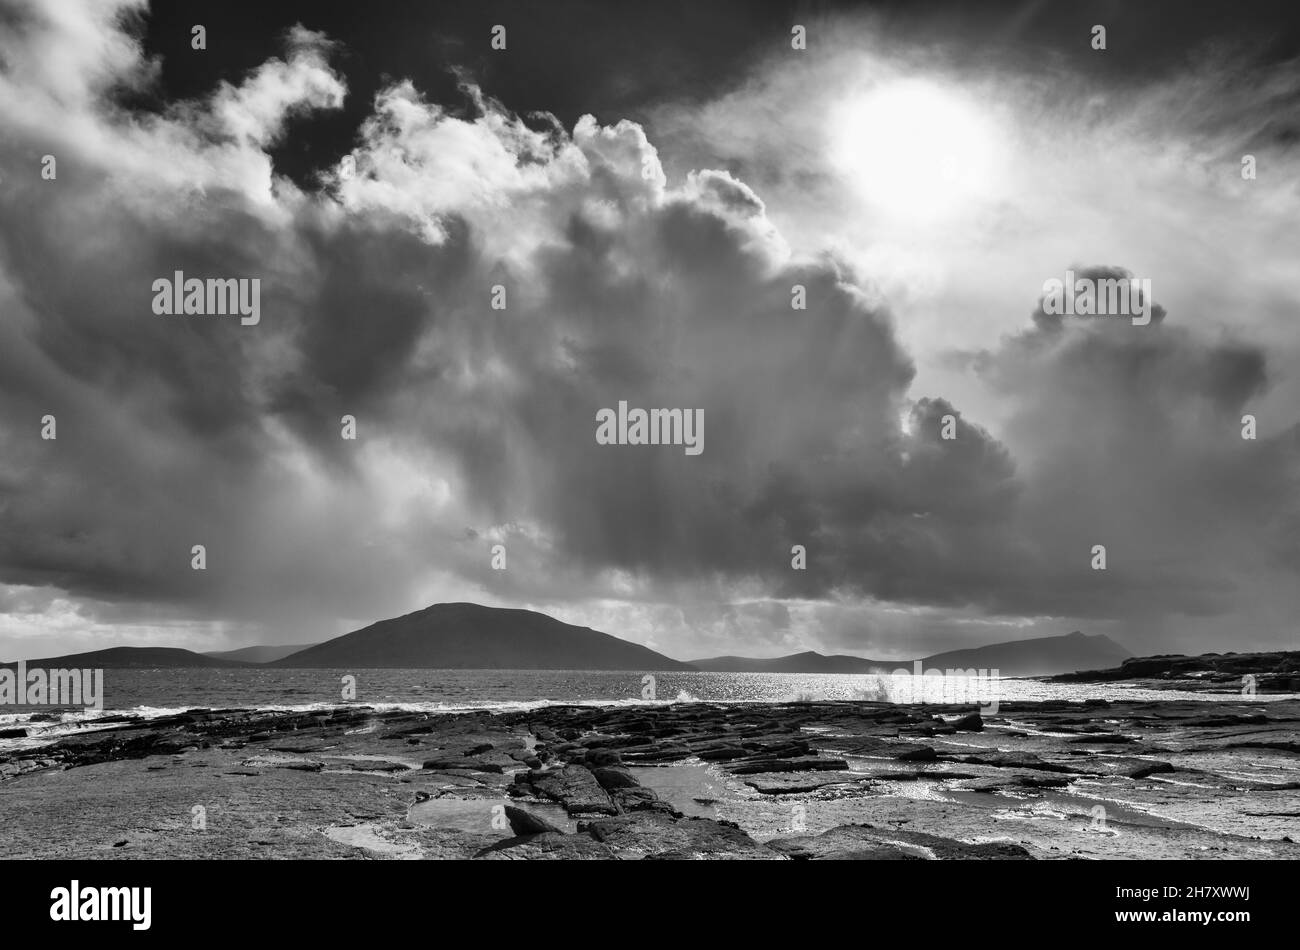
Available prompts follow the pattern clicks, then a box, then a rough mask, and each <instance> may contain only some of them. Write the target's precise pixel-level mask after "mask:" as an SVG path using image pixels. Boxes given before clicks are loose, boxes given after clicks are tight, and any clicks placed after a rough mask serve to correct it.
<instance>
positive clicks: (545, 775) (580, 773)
mask: <svg viewBox="0 0 1300 950" xmlns="http://www.w3.org/2000/svg"><path fill="white" fill-rule="evenodd" d="M527 784H529V785H531V786H532V788H533V791H534V792H536V793H537V794H538V795H541V796H543V797H545V798H550V799H553V800H554V801H557V802H559V803H560V804H561V805H563V806H564V810H565V811H567V812H568V813H569V814H570V815H587V814H598V815H616V814H618V807H617V806H616V805H615V804H614V802H613V801H612V800H611V799H610V797H609V793H608V792H606V791H605V790H604V789H603V788H601V787H600V783H599V782H597V781H596V776H594V775H592V774H591V770H590V769H588V768H587V767H586V766H582V765H566V766H565V767H564V768H563V769H557V770H555V771H552V772H529V773H527Z"/></svg>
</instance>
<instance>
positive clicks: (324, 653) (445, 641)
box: [5, 603, 1132, 676]
mask: <svg viewBox="0 0 1300 950" xmlns="http://www.w3.org/2000/svg"><path fill="white" fill-rule="evenodd" d="M1131 656H1132V654H1131V653H1130V652H1129V651H1127V650H1125V649H1124V648H1123V647H1121V646H1120V645H1119V644H1117V643H1116V642H1115V641H1113V640H1111V639H1110V638H1109V637H1106V636H1103V635H1100V634H1097V635H1092V636H1085V635H1084V634H1082V633H1079V632H1077V631H1076V632H1074V633H1071V634H1068V635H1066V636H1058V637H1040V638H1037V639H1033V640H1017V641H1011V642H1007V643H994V644H989V645H986V646H982V647H973V648H970V649H965V650H953V651H950V652H947V653H937V654H933V655H931V656H927V657H924V658H922V659H921V660H920V662H921V664H922V666H923V668H924V669H984V670H997V671H998V672H999V673H1000V674H1001V675H1003V676H1045V675H1051V674H1057V673H1071V672H1074V671H1076V670H1095V669H1104V668H1109V667H1114V666H1118V665H1119V664H1120V663H1122V662H1123V661H1124V660H1126V659H1128V658H1129V657H1131ZM913 662H914V661H910V660H872V659H867V658H865V657H859V656H849V655H844V654H835V655H830V656H826V655H823V654H821V653H816V652H813V651H808V652H804V653H795V654H791V655H789V656H782V657H773V658H767V659H762V658H754V657H741V656H718V657H709V658H706V659H700V660H694V661H692V662H690V663H685V662H682V661H680V660H674V659H672V658H671V657H667V656H665V655H663V654H662V653H657V652H655V651H654V650H651V649H649V648H648V647H644V646H641V645H639V644H636V643H629V642H628V641H626V640H621V639H619V638H618V637H614V636H611V635H610V634H607V633H601V632H600V631H598V630H592V629H591V628H590V627H578V626H574V625H572V624H567V623H564V622H562V621H560V620H556V619H555V618H554V617H549V616H547V615H546V614H543V613H538V612H536V611H532V610H519V609H511V608H502V607H484V606H481V605H479V604H471V603H450V604H434V605H433V606H431V607H426V608H424V609H423V610H418V611H415V612H414V613H409V614H406V615H404V616H401V617H395V618H392V619H390V620H381V621H379V622H377V623H373V624H370V625H369V626H367V627H363V628H361V629H360V630H354V631H353V632H351V633H347V634H344V635H342V636H340V637H335V638H334V639H332V640H327V641H325V642H324V643H317V644H312V645H299V646H250V647H243V648H242V649H238V650H226V651H220V652H213V653H195V652H193V651H190V650H182V649H176V648H167V647H113V648H111V649H107V650H95V651H92V652H89V653H77V654H71V655H67V656H58V657H47V658H43V659H39V660H29V661H28V663H29V665H36V664H40V665H41V666H45V667H52V668H68V667H91V668H115V669H121V668H136V669H139V668H158V667H168V668H183V667H258V666H260V667H270V668H275V669H502V670H504V669H514V670H547V669H549V670H642V671H646V672H650V671H656V672H662V671H690V670H699V671H703V672H749V673H763V672H767V673H871V672H892V671H893V670H896V669H899V668H900V667H901V668H909V669H910V668H911V666H912V663H913ZM5 665H12V664H5Z"/></svg>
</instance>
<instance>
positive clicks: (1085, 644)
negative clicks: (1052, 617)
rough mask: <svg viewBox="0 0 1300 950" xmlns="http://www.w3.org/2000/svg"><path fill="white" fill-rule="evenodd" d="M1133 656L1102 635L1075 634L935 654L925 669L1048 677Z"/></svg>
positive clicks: (1122, 660)
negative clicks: (983, 671) (967, 670)
mask: <svg viewBox="0 0 1300 950" xmlns="http://www.w3.org/2000/svg"><path fill="white" fill-rule="evenodd" d="M1132 655H1133V654H1132V653H1131V652H1129V651H1128V650H1126V649H1124V648H1123V647H1122V646H1120V645H1119V644H1118V643H1116V642H1115V641H1114V640H1112V639H1111V638H1110V637H1108V636H1106V635H1104V634H1100V633H1097V634H1092V635H1091V636H1089V635H1085V634H1082V633H1080V632H1079V631H1077V630H1076V631H1075V632H1074V633H1071V634H1067V635H1066V636H1063V637H1038V638H1036V639H1033V640H1012V641H1010V642H1008V643H992V644H989V645H988V646H983V647H974V648H973V649H969V650H952V651H950V652H948V653H936V654H935V655H934V656H928V657H926V658H925V660H923V661H922V662H923V663H924V664H925V668H926V669H930V668H934V669H942V670H947V669H961V670H965V669H970V668H971V667H974V668H976V669H989V670H992V669H996V670H998V672H999V673H1001V674H1002V675H1003V676H1050V675H1052V674H1054V673H1072V672H1074V671H1075V670H1095V669H1101V668H1105V667H1111V666H1118V665H1119V664H1120V663H1123V662H1124V661H1125V660H1126V659H1128V658H1129V657H1131V656H1132Z"/></svg>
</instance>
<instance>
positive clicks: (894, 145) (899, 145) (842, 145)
mask: <svg viewBox="0 0 1300 950" xmlns="http://www.w3.org/2000/svg"><path fill="white" fill-rule="evenodd" d="M830 121H831V129H832V135H831V150H830V159H831V163H832V165H833V166H834V167H835V169H836V170H837V171H838V172H839V173H840V174H841V175H843V176H844V178H845V179H846V180H847V181H848V183H849V184H850V185H852V186H853V187H854V188H855V190H856V191H857V192H858V193H859V195H860V196H861V197H862V199H863V200H865V201H866V202H867V203H868V204H870V205H871V206H872V207H873V208H874V209H876V210H877V211H879V212H883V213H886V214H890V215H897V216H900V217H907V218H911V219H913V220H917V221H922V222H933V221H934V220H936V219H939V218H946V217H951V216H953V215H956V214H960V213H964V212H968V211H970V210H971V207H972V205H975V204H979V203H981V202H982V201H983V200H984V199H986V198H987V197H989V196H990V195H991V193H992V190H993V188H992V186H993V181H994V176H995V174H996V171H997V151H998V144H999V143H998V135H997V131H996V128H995V125H994V123H993V121H992V120H991V119H990V117H989V116H988V115H987V113H986V112H985V111H984V109H982V107H981V106H980V105H979V103H977V102H975V101H973V100H971V99H969V98H967V97H966V96H965V95H964V94H963V93H962V92H961V91H959V90H955V89H948V88H945V87H943V86H941V85H939V84H938V83H935V82H932V81H929V80H924V79H905V80H896V81H892V82H888V83H885V84H883V85H880V86H877V87H875V88H873V89H871V90H869V91H867V92H866V93H864V94H862V95H859V96H855V97H853V98H851V99H848V100H845V101H844V102H842V103H840V104H839V105H838V106H837V107H835V108H834V109H833V110H832V113H831V117H830Z"/></svg>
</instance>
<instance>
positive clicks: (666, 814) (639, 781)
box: [0, 700, 1300, 860]
mask: <svg viewBox="0 0 1300 950" xmlns="http://www.w3.org/2000/svg"><path fill="white" fill-rule="evenodd" d="M30 738H31V739H36V738H39V735H36V734H34V735H33V736H31V737H30ZM0 829H2V830H0V855H2V856H4V857H11V858H12V857H20V858H35V857H41V858H45V857H92V858H96V857H98V858H158V857H182V858H289V857H307V858H454V859H481V860H533V859H639V858H656V859H682V858H725V859H765V860H792V859H793V860H809V859H827V858H868V859H898V860H934V859H977V860H987V859H1039V860H1043V859H1060V858H1111V857H1115V858H1127V857H1170V858H1173V857H1202V858H1244V857H1259V858H1300V845H1298V844H1296V843H1295V840H1293V839H1296V838H1297V837H1300V835H1298V834H1297V832H1300V702H1297V701H1278V702H1271V703H1252V702H1249V701H1246V700H1243V701H1242V702H1204V703H1202V702H1158V703H1157V702H1110V703H1108V702H1105V701H1091V702H1087V703H1072V702H1045V703H1020V704H1003V705H1002V706H1001V708H1000V709H999V710H998V712H997V714H996V715H989V716H981V715H980V713H979V712H978V711H974V710H973V709H972V708H970V707H966V708H956V707H940V706H920V705H906V706H899V705H890V704H887V703H875V702H798V703H786V704H713V703H674V704H661V705H638V706H605V707H590V706H550V707H544V708H540V709H533V710H529V711H524V712H508V713H489V712H476V713H460V714H430V713H415V712H400V711H379V710H375V709H371V708H368V707H364V706H355V705H351V706H341V707H338V708H335V709H331V710H321V711H312V712H271V711H254V710H193V711H190V712H187V713H184V714H180V715H174V716H168V717H165V718H160V719H151V720H143V719H137V718H133V717H129V716H122V717H116V718H114V719H113V720H112V721H110V720H107V719H100V720H99V721H98V722H97V724H96V726H95V727H94V728H93V729H92V728H87V729H85V730H84V731H81V732H79V733H75V734H71V735H65V736H63V737H61V738H58V739H56V740H54V741H52V742H49V743H48V744H44V745H41V746H39V747H31V748H22V749H14V750H10V751H8V752H5V753H2V754H0Z"/></svg>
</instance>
